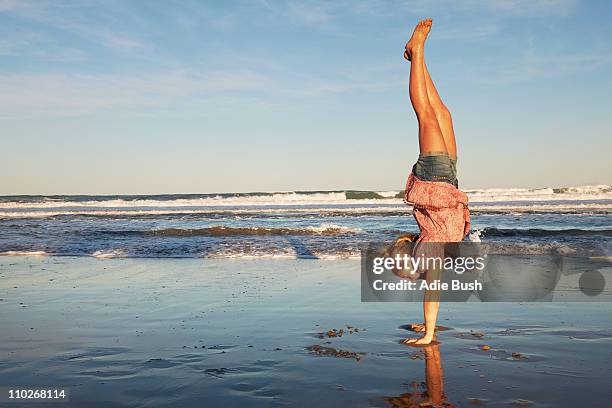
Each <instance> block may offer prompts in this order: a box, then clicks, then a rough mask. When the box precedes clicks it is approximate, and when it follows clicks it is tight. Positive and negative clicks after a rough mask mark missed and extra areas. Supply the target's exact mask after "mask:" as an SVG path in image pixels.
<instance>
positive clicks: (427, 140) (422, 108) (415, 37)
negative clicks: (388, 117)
mask: <svg viewBox="0 0 612 408" xmlns="http://www.w3.org/2000/svg"><path fill="white" fill-rule="evenodd" d="M430 28H431V20H422V21H420V22H419V23H418V24H417V26H416V27H415V29H414V33H413V34H412V38H411V39H410V41H408V43H407V44H406V53H407V54H408V55H409V56H410V58H411V60H412V64H411V65H410V85H409V90H410V101H411V102H412V107H413V108H414V112H415V113H416V116H417V120H418V122H419V150H420V153H422V154H423V153H429V152H448V149H447V148H446V143H445V141H444V135H443V134H442V130H441V129H440V125H439V123H438V118H437V117H436V112H435V110H434V108H433V106H432V105H431V103H430V99H429V95H428V94H427V81H426V74H425V62H424V61H425V55H424V53H425V40H426V39H427V34H429V30H430Z"/></svg>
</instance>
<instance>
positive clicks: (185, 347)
mask: <svg viewBox="0 0 612 408" xmlns="http://www.w3.org/2000/svg"><path fill="white" fill-rule="evenodd" d="M359 266H360V265H359V260H340V261H339V260H334V261H321V260H232V259H219V260H215V259H204V260H202V259H94V258H84V257H81V258H69V257H2V258H0V311H1V313H0V327H1V329H0V386H2V387H8V386H14V387H19V388H27V387H34V386H36V387H45V388H48V387H65V388H68V389H69V393H70V400H69V401H68V403H67V404H56V405H58V406H68V405H69V406H126V407H127V406H180V407H191V406H220V405H223V406H225V407H229V406H312V405H315V404H316V405H320V406H330V407H331V406H340V405H347V406H390V405H391V406H430V405H427V403H426V402H424V401H428V400H431V399H433V400H434V402H436V403H438V404H450V405H452V406H477V405H483V406H488V407H495V406H503V407H508V406H512V404H514V405H515V406H534V407H552V406H554V407H574V406H589V407H604V406H610V400H611V398H612V390H611V389H610V386H609V385H610V377H611V375H612V348H611V347H610V346H611V345H612V329H611V328H610V323H611V321H612V317H611V313H610V312H611V311H612V304H610V303H531V304H528V303H525V304H518V303H513V304H510V303H469V304H464V303H446V304H442V306H441V312H440V316H441V317H440V320H439V324H441V325H443V326H447V327H449V328H450V329H449V330H446V331H443V332H440V334H439V341H440V345H439V346H438V347H429V348H421V349H417V348H411V347H408V346H405V345H402V344H400V341H401V339H403V338H404V337H406V336H411V335H415V334H414V333H412V332H410V331H408V330H406V329H405V325H407V324H409V323H413V322H420V321H421V318H420V316H421V305H420V304H418V303H361V302H360V287H359V285H360V269H359ZM355 328H357V329H358V330H355ZM330 329H337V330H338V331H339V330H340V329H343V333H342V336H339V335H336V336H335V337H328V335H327V332H328V331H329V330H330ZM321 333H322V334H321ZM330 334H332V335H333V333H330ZM442 392H443V394H442ZM419 403H420V404H421V405H419ZM9 406H16V405H15V404H13V405H9ZM37 406H40V405H37Z"/></svg>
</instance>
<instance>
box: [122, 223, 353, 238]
mask: <svg viewBox="0 0 612 408" xmlns="http://www.w3.org/2000/svg"><path fill="white" fill-rule="evenodd" d="M139 232H141V233H142V235H145V236H164V237H191V236H205V237H215V236H219V237H225V236H236V235H239V236H248V235H338V234H358V233H361V232H363V230H362V229H361V228H349V227H345V226H342V225H335V224H321V225H319V226H308V227H304V228H270V227H226V226H214V227H206V228H192V229H186V228H167V229H158V230H150V231H139ZM118 233H122V232H121V231H118Z"/></svg>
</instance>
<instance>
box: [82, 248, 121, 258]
mask: <svg viewBox="0 0 612 408" xmlns="http://www.w3.org/2000/svg"><path fill="white" fill-rule="evenodd" d="M91 256H93V257H94V258H99V259H106V258H126V257H127V256H126V253H125V250H123V249H102V250H98V251H95V252H94V253H92V254H91Z"/></svg>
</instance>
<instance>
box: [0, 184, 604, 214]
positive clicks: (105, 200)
mask: <svg viewBox="0 0 612 408" xmlns="http://www.w3.org/2000/svg"><path fill="white" fill-rule="evenodd" d="M465 192H466V193H467V195H468V197H469V199H470V202H472V203H490V202H504V201H509V202H512V201H559V200H571V201H592V200H612V186H609V185H605V184H601V185H586V186H575V187H561V188H489V189H465ZM401 197H402V191H400V190H393V191H365V190H336V191H288V192H256V193H219V194H172V195H150V196H1V197H0V209H4V210H13V211H17V210H24V211H27V210H28V209H30V210H36V209H65V210H68V209H71V208H78V209H81V210H87V209H91V208H98V209H119V208H123V209H125V208H134V209H138V208H141V209H146V208H198V207H228V206H229V207H251V206H278V205H281V206H282V205H294V206H295V205H337V204H347V203H348V204H350V203H360V204H397V203H401Z"/></svg>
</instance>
